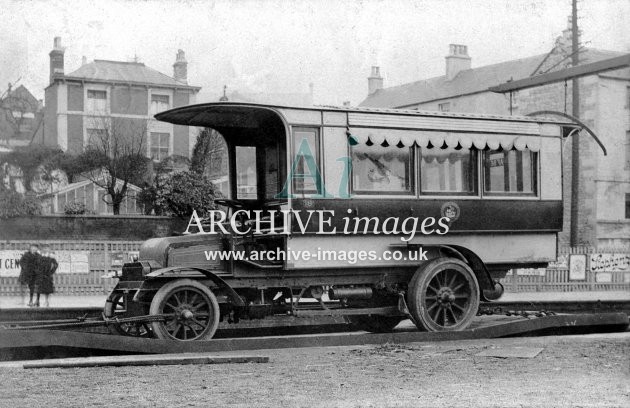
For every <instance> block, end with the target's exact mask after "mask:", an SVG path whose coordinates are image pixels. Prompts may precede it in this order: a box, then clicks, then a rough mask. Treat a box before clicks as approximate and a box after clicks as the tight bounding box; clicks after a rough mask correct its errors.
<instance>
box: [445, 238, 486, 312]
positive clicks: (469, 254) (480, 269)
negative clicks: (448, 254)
mask: <svg viewBox="0 0 630 408" xmlns="http://www.w3.org/2000/svg"><path fill="white" fill-rule="evenodd" d="M441 248H444V249H447V250H450V251H453V252H455V253H457V254H458V255H459V257H461V258H463V260H465V261H466V263H468V264H469V265H470V267H471V269H472V270H473V272H474V273H475V276H476V277H477V281H478V282H479V289H480V292H481V293H480V294H481V298H482V300H485V301H489V300H490V299H487V298H486V296H485V295H484V291H486V290H488V291H491V290H494V288H495V287H494V280H493V279H492V275H490V272H489V271H488V268H486V265H485V264H484V263H483V261H482V260H481V258H479V256H478V255H477V254H476V253H474V252H473V251H471V250H470V249H468V248H466V247H463V246H460V245H443V246H441Z"/></svg>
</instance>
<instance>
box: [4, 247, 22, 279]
mask: <svg viewBox="0 0 630 408" xmlns="http://www.w3.org/2000/svg"><path fill="white" fill-rule="evenodd" d="M24 252H25V251H0V276H1V277H10V276H20V258H21V257H22V255H23V254H24Z"/></svg>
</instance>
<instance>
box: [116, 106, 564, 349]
mask: <svg viewBox="0 0 630 408" xmlns="http://www.w3.org/2000/svg"><path fill="white" fill-rule="evenodd" d="M156 119H158V120H160V121H164V122H169V123H172V124H175V125H186V126H197V127H201V128H210V129H213V130H214V131H216V132H218V133H219V134H220V135H221V136H222V138H223V139H224V142H225V144H224V152H225V157H226V158H227V160H228V162H229V165H228V172H227V173H228V174H227V177H226V182H225V183H224V194H223V197H224V198H221V199H218V200H216V203H217V204H218V205H219V210H217V211H214V212H211V213H203V214H202V213H197V212H196V211H195V212H194V213H193V214H192V215H191V218H190V222H189V225H188V229H187V231H186V232H185V233H184V234H182V235H181V236H174V237H166V238H155V239H150V240H148V241H147V242H145V243H144V244H143V246H142V248H141V250H140V256H139V259H138V261H137V262H133V263H127V264H125V265H124V267H123V269H122V273H121V275H120V277H119V282H118V285H117V286H116V288H115V289H114V290H113V291H112V293H111V294H110V295H109V298H108V300H107V303H106V306H105V316H107V317H108V318H110V319H115V318H128V317H134V316H149V318H148V320H147V319H144V320H141V319H139V320H138V322H133V321H130V319H126V320H125V321H124V323H119V324H116V323H115V320H111V321H113V322H114V323H113V324H112V325H111V328H112V329H113V330H114V331H115V332H116V333H119V334H126V335H135V336H155V337H158V338H163V339H173V340H207V339H210V338H212V336H213V334H214V333H215V331H216V328H217V325H218V323H219V321H220V320H224V319H226V320H228V321H230V322H234V323H235V324H238V322H239V321H240V320H242V319H253V318H263V317H265V316H269V315H291V316H313V315H333V316H334V315H345V316H348V319H350V320H351V321H352V322H354V323H356V324H357V325H359V326H360V327H362V328H364V329H365V330H369V331H389V330H392V329H393V328H394V327H395V326H396V325H397V324H398V323H399V322H400V321H401V320H402V319H405V318H407V317H409V318H411V319H412V320H413V322H414V323H415V324H416V325H417V326H418V328H419V329H421V330H428V331H441V330H463V329H465V328H466V327H468V326H469V324H470V323H471V320H472V319H473V318H474V317H475V315H476V313H477V310H478V306H479V302H480V301H481V300H495V299H497V298H498V297H499V296H500V295H501V294H502V287H501V286H500V284H498V280H499V279H500V278H501V277H503V276H505V274H506V272H507V271H508V270H509V269H512V268H526V267H544V266H546V265H547V263H548V262H550V261H554V260H555V259H556V253H557V234H558V232H559V231H561V229H562V218H563V217H562V213H563V202H562V150H563V149H562V148H563V144H564V143H563V142H564V137H563V134H567V131H566V129H565V128H566V127H571V126H573V125H572V124H571V123H569V122H567V121H564V122H561V121H554V120H551V119H535V118H531V117H515V116H510V117H503V116H488V115H486V116H482V115H471V114H455V113H442V112H420V111H409V110H384V109H362V108H356V109H354V108H333V107H314V108H299V107H283V106H270V105H256V104H242V103H229V102H225V103H208V104H199V105H192V106H187V107H182V108H177V109H173V110H169V111H166V112H162V113H159V114H158V115H156Z"/></svg>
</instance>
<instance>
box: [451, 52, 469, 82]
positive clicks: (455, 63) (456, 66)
mask: <svg viewBox="0 0 630 408" xmlns="http://www.w3.org/2000/svg"><path fill="white" fill-rule="evenodd" d="M448 47H449V53H448V55H447V56H446V80H447V81H450V80H452V79H453V78H455V77H456V76H457V74H459V72H460V71H464V70H467V69H470V57H469V56H468V46H466V45H461V44H449V46H448Z"/></svg>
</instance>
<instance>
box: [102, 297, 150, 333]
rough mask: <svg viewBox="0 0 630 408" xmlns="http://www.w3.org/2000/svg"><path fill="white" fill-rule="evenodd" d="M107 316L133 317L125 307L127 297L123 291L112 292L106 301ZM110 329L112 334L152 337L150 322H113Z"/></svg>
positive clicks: (105, 312)
mask: <svg viewBox="0 0 630 408" xmlns="http://www.w3.org/2000/svg"><path fill="white" fill-rule="evenodd" d="M103 313H104V314H105V317H107V318H108V319H112V318H115V317H117V318H120V319H123V318H126V317H133V315H131V314H129V313H128V312H127V309H126V307H125V297H124V294H123V293H116V292H114V293H112V294H111V295H110V296H109V298H108V299H107V301H106V302H105V308H104V309H103ZM108 328H109V331H110V333H112V334H117V335H119V336H133V337H151V336H152V333H151V325H150V324H149V323H143V322H137V323H112V324H110V325H108Z"/></svg>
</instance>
